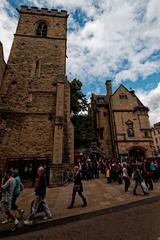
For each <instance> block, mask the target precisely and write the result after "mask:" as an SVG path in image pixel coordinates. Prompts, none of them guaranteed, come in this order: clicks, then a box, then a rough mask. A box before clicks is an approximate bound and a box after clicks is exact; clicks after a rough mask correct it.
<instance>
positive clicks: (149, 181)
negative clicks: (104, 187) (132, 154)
mask: <svg viewBox="0 0 160 240" xmlns="http://www.w3.org/2000/svg"><path fill="white" fill-rule="evenodd" d="M77 164H78V165H79V168H80V169H81V172H82V178H83V179H85V180H91V179H94V178H99V174H100V173H101V174H103V175H105V176H106V179H107V183H108V184H109V183H113V182H117V183H118V184H122V183H123V182H124V185H125V188H124V190H125V192H128V188H129V186H130V185H131V181H130V180H131V179H133V180H134V185H133V186H132V187H133V189H132V192H133V194H134V195H136V194H137V193H136V189H137V186H138V185H140V186H141V188H142V191H143V192H144V194H148V191H149V190H153V183H154V182H156V181H158V180H159V178H160V161H159V160H156V159H143V160H137V159H133V158H127V159H125V161H122V160H121V159H118V158H112V159H107V160H105V159H99V160H96V159H92V160H91V159H90V158H86V159H81V160H79V161H78V163H77Z"/></svg>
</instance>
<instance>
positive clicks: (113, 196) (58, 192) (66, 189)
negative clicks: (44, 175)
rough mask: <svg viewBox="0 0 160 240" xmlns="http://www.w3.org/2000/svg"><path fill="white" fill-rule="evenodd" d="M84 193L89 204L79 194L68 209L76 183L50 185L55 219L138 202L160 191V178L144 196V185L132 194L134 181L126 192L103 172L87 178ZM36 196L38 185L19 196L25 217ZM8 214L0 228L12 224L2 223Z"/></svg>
mask: <svg viewBox="0 0 160 240" xmlns="http://www.w3.org/2000/svg"><path fill="white" fill-rule="evenodd" d="M83 185H84V195H85V196H86V198H87V202H88V206H87V207H86V208H82V207H81V205H82V201H81V199H80V198H79V196H78V195H77V196H76V201H75V207H74V208H73V209H67V206H68V205H69V204H70V200H71V195H72V188H73V184H69V185H67V186H63V187H57V188H48V189H47V195H46V200H47V203H48V205H49V208H50V209H51V212H52V215H53V219H61V218H64V217H69V216H74V215H80V214H82V213H88V212H93V211H96V210H100V209H106V208H110V207H113V206H118V205H122V204H126V203H129V202H134V201H137V200H142V199H144V198H145V199H146V198H150V197H153V196H156V195H159V194H160V182H157V183H154V190H153V191H151V192H150V193H149V195H147V196H144V194H143V193H142V190H141V189H140V187H138V189H137V190H138V191H137V193H138V195H137V196H134V195H133V194H132V191H131V190H132V185H133V183H132V184H131V187H130V189H131V190H130V191H131V192H130V193H129V194H128V193H125V192H124V185H123V184H121V185H119V184H117V183H111V184H107V183H106V179H105V178H104V177H103V176H102V177H101V178H100V179H93V180H91V181H84V182H83ZM33 198H34V189H33V188H26V189H24V191H23V192H22V193H21V196H20V197H19V201H18V205H19V206H20V207H22V208H23V209H24V210H25V214H24V218H26V217H27V215H28V213H29V211H30V204H31V201H32V200H33ZM4 218H5V216H4V215H3V214H1V216H0V230H6V229H7V228H9V225H7V224H6V225H2V224H1V221H2V220H3V219H4ZM36 221H37V222H39V221H40V219H36V220H35V222H36Z"/></svg>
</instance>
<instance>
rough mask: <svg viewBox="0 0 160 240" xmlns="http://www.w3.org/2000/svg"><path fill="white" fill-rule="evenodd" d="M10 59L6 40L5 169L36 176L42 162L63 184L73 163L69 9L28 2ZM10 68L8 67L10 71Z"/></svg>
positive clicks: (1, 101) (1, 91) (0, 126)
mask: <svg viewBox="0 0 160 240" xmlns="http://www.w3.org/2000/svg"><path fill="white" fill-rule="evenodd" d="M18 12H19V14H20V18H19V22H18V25H17V30H16V33H15V35H14V41H13V44H12V48H11V51H10V56H9V59H8V62H7V65H6V66H5V64H4V63H3V61H2V56H3V55H2V47H1V45H0V57H1V58H0V65H1V66H2V68H0V80H1V78H2V81H1V85H0V169H4V168H6V167H7V168H18V169H19V171H20V175H21V177H22V178H23V179H24V180H28V181H30V180H33V181H34V178H35V177H36V170H37V167H38V166H39V165H43V166H44V167H45V168H46V173H47V177H48V182H49V184H50V185H52V184H60V183H61V182H62V178H63V170H64V168H65V167H67V166H70V165H72V164H73V161H74V159H73V157H74V146H73V145H74V129H73V126H72V123H71V121H70V84H69V82H68V81H67V79H66V42H67V18H68V14H67V12H66V11H63V10H62V11H58V10H55V9H51V10H49V9H46V8H41V9H38V8H36V7H31V8H28V7H26V6H22V7H21V9H20V10H18ZM4 68H5V71H4Z"/></svg>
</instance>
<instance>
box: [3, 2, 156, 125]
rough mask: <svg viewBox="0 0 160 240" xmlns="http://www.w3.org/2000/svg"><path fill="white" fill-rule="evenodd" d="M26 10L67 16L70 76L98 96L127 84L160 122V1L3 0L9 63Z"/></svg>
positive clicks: (5, 38)
mask: <svg viewBox="0 0 160 240" xmlns="http://www.w3.org/2000/svg"><path fill="white" fill-rule="evenodd" d="M21 5H28V6H37V7H48V8H58V9H64V10H67V11H68V13H69V19H68V49H67V55H68V59H67V76H68V79H71V80H72V79H73V78H77V79H80V80H81V81H82V83H83V92H84V93H85V94H86V96H87V97H88V98H89V97H90V94H91V93H92V92H94V93H96V94H105V84H104V83H105V81H106V80H107V79H110V80H112V84H113V90H116V88H117V87H118V86H119V85H120V84H121V83H122V84H124V85H125V86H126V87H127V88H128V89H130V88H132V89H134V90H135V91H136V95H137V96H138V97H139V98H140V100H141V101H142V102H143V103H144V105H146V106H148V107H149V108H150V121H151V124H154V123H156V122H158V121H160V101H159V99H160V0H0V41H1V42H2V43H3V46H4V55H5V60H6V61H7V59H8V54H9V51H10V48H11V44H12V40H13V34H14V33H15V31H16V26H17V22H18V17H19V16H18V13H17V11H16V8H17V7H20V6H21Z"/></svg>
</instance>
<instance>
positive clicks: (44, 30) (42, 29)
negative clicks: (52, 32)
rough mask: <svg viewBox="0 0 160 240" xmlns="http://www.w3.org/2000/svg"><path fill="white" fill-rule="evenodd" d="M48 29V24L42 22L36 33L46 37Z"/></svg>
mask: <svg viewBox="0 0 160 240" xmlns="http://www.w3.org/2000/svg"><path fill="white" fill-rule="evenodd" d="M47 31H48V26H47V24H46V23H45V22H40V23H39V24H38V26H37V29H36V35H37V36H41V37H46V36H47Z"/></svg>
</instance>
